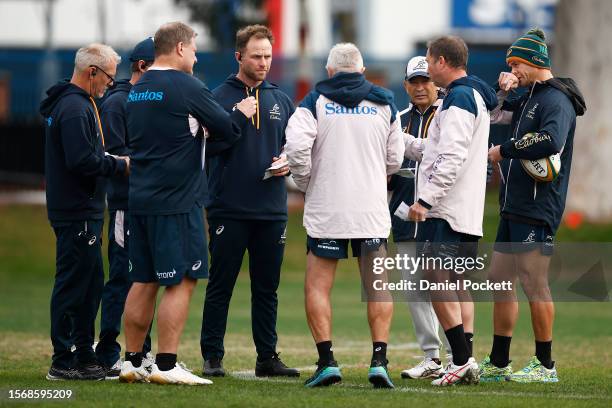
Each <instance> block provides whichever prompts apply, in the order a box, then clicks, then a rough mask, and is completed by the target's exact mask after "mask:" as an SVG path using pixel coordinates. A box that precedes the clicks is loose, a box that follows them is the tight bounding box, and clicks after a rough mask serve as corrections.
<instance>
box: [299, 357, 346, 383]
mask: <svg viewBox="0 0 612 408" xmlns="http://www.w3.org/2000/svg"><path fill="white" fill-rule="evenodd" d="M340 381H342V374H340V369H339V368H338V363H337V362H336V361H334V360H331V361H330V362H328V363H326V364H321V362H317V371H315V372H314V374H313V375H312V377H310V378H309V379H307V380H306V382H305V383H304V385H305V386H306V387H309V388H311V387H327V386H328V385H332V384H335V383H338V382H340Z"/></svg>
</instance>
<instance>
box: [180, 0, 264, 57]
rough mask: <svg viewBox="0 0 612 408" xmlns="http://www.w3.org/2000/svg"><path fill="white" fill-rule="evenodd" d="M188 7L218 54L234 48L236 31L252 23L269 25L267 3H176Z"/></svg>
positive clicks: (209, 0)
mask: <svg viewBox="0 0 612 408" xmlns="http://www.w3.org/2000/svg"><path fill="white" fill-rule="evenodd" d="M174 1H175V3H176V4H179V5H183V6H187V7H188V8H189V10H190V11H191V18H192V19H193V21H197V22H200V23H203V24H204V25H205V26H206V27H207V28H208V29H209V30H210V36H211V38H212V39H213V41H214V43H215V44H214V49H216V50H217V51H220V50H225V49H232V50H233V49H234V42H235V36H236V31H238V29H239V28H240V27H243V26H245V25H249V24H266V23H267V16H266V13H265V9H264V7H263V6H264V4H265V0H174Z"/></svg>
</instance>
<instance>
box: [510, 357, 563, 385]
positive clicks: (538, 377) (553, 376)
mask: <svg viewBox="0 0 612 408" xmlns="http://www.w3.org/2000/svg"><path fill="white" fill-rule="evenodd" d="M508 380H509V381H515V382H520V383H535V382H540V383H556V382H559V377H557V368H556V367H555V363H554V361H553V367H552V368H551V369H548V368H546V367H544V366H543V365H542V363H540V360H538V358H537V357H535V356H533V357H532V358H531V360H529V364H527V367H525V368H523V369H522V370H521V371H517V372H516V373H513V374H512V375H510V376H509V377H508Z"/></svg>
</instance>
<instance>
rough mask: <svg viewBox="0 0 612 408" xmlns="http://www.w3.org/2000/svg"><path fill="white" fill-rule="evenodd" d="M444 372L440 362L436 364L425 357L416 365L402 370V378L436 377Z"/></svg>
mask: <svg viewBox="0 0 612 408" xmlns="http://www.w3.org/2000/svg"><path fill="white" fill-rule="evenodd" d="M443 373H444V368H443V367H442V364H438V363H436V362H435V361H433V360H432V359H431V358H429V357H425V358H424V359H423V361H421V362H420V363H419V364H417V365H416V366H414V367H412V368H409V369H407V370H404V371H402V378H413V379H419V378H438V377H440V376H441V375H442V374H443Z"/></svg>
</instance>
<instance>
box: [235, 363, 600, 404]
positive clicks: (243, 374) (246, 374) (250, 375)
mask: <svg viewBox="0 0 612 408" xmlns="http://www.w3.org/2000/svg"><path fill="white" fill-rule="evenodd" d="M342 367H343V368H359V367H364V365H362V364H351V365H345V366H341V368H342ZM298 369H299V370H300V371H314V366H309V367H299V368H298ZM231 375H232V376H233V377H235V378H238V379H241V380H249V381H265V382H276V383H286V384H299V380H297V379H295V380H290V379H288V378H271V377H255V371H253V370H246V371H237V372H233V373H231ZM333 387H341V388H367V389H369V388H371V386H369V385H365V384H352V383H346V382H342V383H340V384H336V385H334V386H333ZM456 389H457V387H450V389H449V388H447V390H441V389H436V388H433V386H432V388H431V389H428V388H414V387H396V388H395V389H392V390H387V391H389V392H414V393H420V394H431V395H461V396H479V397H491V396H495V397H528V398H552V399H568V400H572V399H575V400H604V401H608V400H612V398H610V397H605V396H596V395H583V394H548V393H546V394H545V393H535V392H516V391H456ZM472 389H474V388H472Z"/></svg>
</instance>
